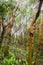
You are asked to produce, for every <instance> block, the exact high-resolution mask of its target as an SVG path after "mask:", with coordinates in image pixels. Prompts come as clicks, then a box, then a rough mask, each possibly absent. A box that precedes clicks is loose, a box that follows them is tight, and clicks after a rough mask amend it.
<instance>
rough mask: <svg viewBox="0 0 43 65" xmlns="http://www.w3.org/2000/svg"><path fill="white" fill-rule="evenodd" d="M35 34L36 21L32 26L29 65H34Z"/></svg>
mask: <svg viewBox="0 0 43 65" xmlns="http://www.w3.org/2000/svg"><path fill="white" fill-rule="evenodd" d="M34 34H35V23H34V24H33V25H31V27H30V43H29V65H32V58H33V50H34Z"/></svg>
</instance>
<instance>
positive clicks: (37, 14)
mask: <svg viewBox="0 0 43 65" xmlns="http://www.w3.org/2000/svg"><path fill="white" fill-rule="evenodd" d="M42 3H43V0H39V7H38V11H37V13H36V15H35V17H34V20H33V21H32V25H33V24H34V23H35V21H36V20H37V18H38V17H39V15H40V11H41V6H42Z"/></svg>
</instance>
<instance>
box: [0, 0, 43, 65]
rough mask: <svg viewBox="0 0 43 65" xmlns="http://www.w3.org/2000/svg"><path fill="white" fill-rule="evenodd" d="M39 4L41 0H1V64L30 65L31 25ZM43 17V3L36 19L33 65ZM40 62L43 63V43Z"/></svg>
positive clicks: (33, 64)
mask: <svg viewBox="0 0 43 65" xmlns="http://www.w3.org/2000/svg"><path fill="white" fill-rule="evenodd" d="M42 1H43V0H42ZM38 6H39V0H0V65H28V63H29V60H28V59H29V44H30V42H29V39H30V37H29V31H30V25H31V23H32V21H33V19H34V17H35V15H36V12H37V10H38ZM42 17H43V4H42V6H41V11H40V15H39V17H38V18H37V20H36V30H35V41H34V50H33V60H32V65H35V58H36V51H37V47H38V43H39V42H38V40H39V37H38V35H39V24H40V22H41V18H42ZM42 32H43V31H42ZM39 64H40V65H43V44H42V46H41V55H40V61H39Z"/></svg>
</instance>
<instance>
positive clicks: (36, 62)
mask: <svg viewBox="0 0 43 65" xmlns="http://www.w3.org/2000/svg"><path fill="white" fill-rule="evenodd" d="M42 24H43V21H41V22H40V25H39V44H38V49H37V54H36V60H35V65H40V63H39V62H40V55H41V46H42Z"/></svg>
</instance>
